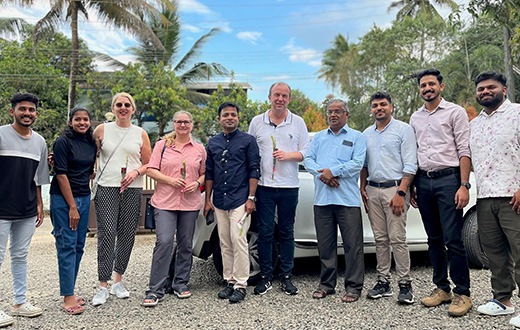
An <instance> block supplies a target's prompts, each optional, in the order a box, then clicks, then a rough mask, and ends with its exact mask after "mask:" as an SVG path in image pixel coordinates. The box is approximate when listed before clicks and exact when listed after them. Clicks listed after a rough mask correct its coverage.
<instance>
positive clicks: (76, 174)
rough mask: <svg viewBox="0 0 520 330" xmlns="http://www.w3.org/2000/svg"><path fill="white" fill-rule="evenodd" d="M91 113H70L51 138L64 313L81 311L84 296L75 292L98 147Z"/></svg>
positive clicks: (52, 207) (52, 211)
mask: <svg viewBox="0 0 520 330" xmlns="http://www.w3.org/2000/svg"><path fill="white" fill-rule="evenodd" d="M90 120H91V115H90V113H89V111H88V110H87V109H85V108H75V109H73V110H72V111H71V112H70V114H69V122H68V127H67V128H66V129H65V131H64V132H63V134H62V135H61V136H60V137H58V139H57V140H56V141H55V142H54V148H53V149H54V170H55V172H56V174H55V176H54V178H53V179H52V183H51V190H50V195H51V203H50V215H51V221H52V225H53V227H54V229H53V231H52V233H53V235H54V237H55V238H56V249H57V252H58V269H59V275H60V295H62V296H63V304H62V308H63V310H64V311H65V312H66V313H67V314H71V315H72V314H81V313H83V311H84V310H85V308H84V307H83V305H84V304H85V299H83V298H81V297H79V296H76V295H75V294H74V287H75V284H76V277H77V275H78V269H79V263H80V261H81V257H82V256H83V248H84V246H85V239H86V234H87V227H88V216H89V209H90V187H89V182H90V178H91V177H92V175H93V172H94V163H95V160H96V152H97V147H96V143H95V141H94V138H93V137H92V128H91V127H90V125H91V121H90Z"/></svg>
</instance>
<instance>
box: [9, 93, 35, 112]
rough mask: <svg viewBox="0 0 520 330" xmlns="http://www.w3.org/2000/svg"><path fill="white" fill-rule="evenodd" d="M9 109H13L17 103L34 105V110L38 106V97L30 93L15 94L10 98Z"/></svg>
mask: <svg viewBox="0 0 520 330" xmlns="http://www.w3.org/2000/svg"><path fill="white" fill-rule="evenodd" d="M10 101H11V108H12V109H14V108H15V107H16V105H17V104H18V103H21V102H31V103H34V104H35V105H36V108H38V107H39V106H40V99H39V98H38V96H36V95H34V94H31V93H16V94H14V95H13V97H11V100H10Z"/></svg>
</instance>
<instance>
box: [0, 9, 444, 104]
mask: <svg viewBox="0 0 520 330" xmlns="http://www.w3.org/2000/svg"><path fill="white" fill-rule="evenodd" d="M391 2H392V0H358V1H354V0H344V1H339V0H248V1H234V0H178V6H179V13H180V19H181V28H182V31H181V43H182V45H181V51H180V52H179V58H177V59H175V60H174V61H173V63H177V61H178V60H180V58H181V57H182V56H183V55H184V54H185V53H186V52H187V51H188V50H189V49H190V48H191V46H192V45H193V44H194V42H195V41H196V40H197V39H199V38H200V37H201V36H202V35H204V34H205V33H207V32H209V31H210V29H211V28H214V27H217V28H220V29H221V32H219V33H218V34H217V35H215V36H214V37H213V38H212V39H210V40H209V42H208V43H207V44H206V45H205V46H204V48H203V50H202V55H201V56H200V57H199V58H198V59H197V62H217V63H220V64H222V65H224V67H226V68H227V69H228V70H229V71H233V72H234V74H235V75H234V77H235V79H234V80H235V81H236V82H244V83H249V84H250V85H251V86H252V90H250V91H249V92H248V95H249V98H250V99H252V100H260V101H264V100H267V96H268V91H269V86H270V85H271V84H272V83H274V82H278V81H284V82H286V83H288V84H289V85H290V86H291V87H292V89H299V90H301V91H302V92H303V93H304V94H305V95H307V96H308V97H309V98H310V99H312V100H314V101H316V102H321V101H323V100H324V99H325V97H326V96H327V95H330V94H334V96H336V97H341V96H342V95H340V94H339V93H338V91H333V90H332V89H331V88H330V87H328V86H327V85H326V84H325V83H324V81H323V80H320V79H318V76H319V74H318V70H319V69H320V66H321V59H322V54H323V52H324V51H325V50H327V49H328V48H330V47H331V45H332V42H333V40H334V38H335V37H336V36H337V35H338V34H343V35H344V36H345V37H347V38H348V40H349V41H350V42H357V41H358V40H359V38H360V37H362V36H363V35H364V34H365V33H367V32H368V31H369V30H370V29H371V28H372V27H373V26H374V25H377V26H379V27H388V26H390V25H391V22H392V20H394V19H395V14H396V10H393V11H391V12H388V11H387V8H388V6H389V5H390V3H391ZM47 4H48V1H42V0H36V2H35V4H34V5H33V6H32V7H31V8H20V7H8V6H5V5H4V6H0V17H18V18H23V19H25V20H26V21H27V22H28V23H31V24H35V23H36V22H37V21H38V19H39V18H41V17H43V16H44V15H45V13H47V11H48V10H49V6H48V5H47ZM440 12H441V14H443V11H442V10H440ZM443 16H444V17H446V15H445V14H444V15H443ZM62 31H63V32H64V33H65V34H66V35H67V36H70V32H69V29H68V25H67V23H63V27H62ZM79 33H80V37H81V38H82V39H83V40H84V41H86V42H87V44H88V46H89V48H90V49H92V50H95V51H98V52H102V53H105V54H108V55H111V56H113V57H115V58H117V59H118V60H120V61H122V62H123V63H128V62H129V61H132V60H133V57H132V56H131V55H130V54H129V53H128V48H129V47H132V46H135V45H136V39H135V38H133V37H132V36H131V35H130V34H129V33H126V32H124V31H122V30H120V29H117V28H115V27H113V26H111V25H107V24H105V23H103V22H102V21H101V20H100V19H99V18H98V17H97V16H96V15H95V14H94V13H91V14H90V15H89V20H88V21H85V20H83V21H82V22H81V23H80V27H79ZM382 51H384V50H382ZM98 69H99V70H104V69H106V68H105V67H104V65H103V64H102V63H100V64H99V65H98ZM219 81H226V79H224V78H221V79H219Z"/></svg>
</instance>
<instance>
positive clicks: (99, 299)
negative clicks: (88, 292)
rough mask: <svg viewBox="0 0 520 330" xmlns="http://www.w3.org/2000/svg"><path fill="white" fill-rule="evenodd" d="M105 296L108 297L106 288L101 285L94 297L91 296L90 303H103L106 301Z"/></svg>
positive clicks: (97, 304) (95, 304)
mask: <svg viewBox="0 0 520 330" xmlns="http://www.w3.org/2000/svg"><path fill="white" fill-rule="evenodd" d="M107 298H108V289H107V288H105V287H103V286H100V287H99V291H98V292H97V293H96V295H95V296H94V298H92V305H93V306H99V305H103V304H104V303H106V302H107Z"/></svg>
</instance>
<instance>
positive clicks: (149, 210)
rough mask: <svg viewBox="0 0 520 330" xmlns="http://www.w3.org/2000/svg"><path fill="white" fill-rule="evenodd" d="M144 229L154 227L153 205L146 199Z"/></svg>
mask: <svg viewBox="0 0 520 330" xmlns="http://www.w3.org/2000/svg"><path fill="white" fill-rule="evenodd" d="M144 229H155V207H153V205H152V204H150V200H149V199H148V200H147V201H146V211H145V215H144Z"/></svg>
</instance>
